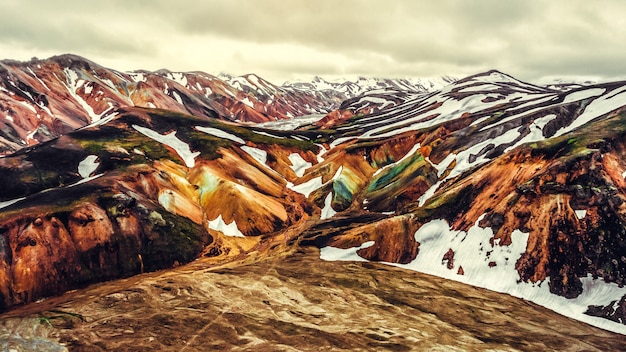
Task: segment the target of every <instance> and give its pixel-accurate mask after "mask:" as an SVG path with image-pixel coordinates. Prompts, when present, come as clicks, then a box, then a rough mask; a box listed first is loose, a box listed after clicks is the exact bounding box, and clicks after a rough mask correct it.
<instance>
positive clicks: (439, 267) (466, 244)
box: [320, 215, 626, 334]
mask: <svg viewBox="0 0 626 352" xmlns="http://www.w3.org/2000/svg"><path fill="white" fill-rule="evenodd" d="M483 217H484V215H483V216H481V217H480V218H479V219H478V220H477V221H476V223H475V224H474V226H472V227H471V228H470V229H469V230H468V231H467V232H464V231H456V230H452V229H451V228H450V226H449V225H448V223H447V222H446V221H445V220H432V221H430V222H428V223H426V224H424V225H422V227H420V228H419V229H418V230H417V231H416V232H415V240H416V241H418V242H419V243H420V252H419V254H418V255H417V257H416V258H415V259H414V260H413V261H412V262H410V263H408V264H397V263H388V264H390V265H394V266H397V267H401V268H405V269H409V270H414V271H418V272H422V273H426V274H430V275H435V276H439V277H442V278H446V279H450V280H454V281H459V282H463V283H466V284H469V285H473V286H477V287H482V288H486V289H489V290H492V291H496V292H502V293H507V294H510V295H512V296H514V297H519V298H523V299H525V300H528V301H531V302H534V303H536V304H539V305H541V306H544V307H546V308H548V309H551V310H553V311H555V312H557V313H559V314H562V315H564V316H567V317H570V318H573V319H576V320H580V321H583V322H585V323H588V324H591V325H594V326H597V327H600V328H602V329H606V330H609V331H613V332H616V333H621V334H626V326H624V325H622V324H618V323H615V322H612V321H610V320H607V319H604V318H598V317H592V316H589V315H586V314H584V312H585V311H586V310H587V307H588V306H589V305H608V304H610V303H611V302H613V301H615V300H619V299H621V297H622V296H623V295H624V294H626V288H624V287H622V288H620V287H618V285H617V284H614V283H605V282H604V281H602V280H601V279H593V278H592V277H591V275H588V276H587V277H583V278H581V281H582V284H583V292H582V294H581V295H580V296H578V297H576V298H573V299H567V298H564V297H561V296H557V295H555V294H552V293H550V288H549V284H548V282H546V281H544V282H540V283H529V282H521V281H519V280H520V276H519V273H518V272H517V270H515V263H516V262H517V260H518V259H519V258H520V256H521V255H522V254H523V253H524V252H525V251H526V246H527V242H528V234H527V233H524V232H522V231H520V230H515V231H513V233H512V234H511V244H510V245H509V246H504V245H500V243H499V241H498V240H495V241H492V243H493V244H491V243H490V240H491V239H492V238H493V230H492V229H491V228H489V227H486V228H481V227H480V226H479V225H478V223H479V222H480V220H481V219H482V218H483ZM372 244H373V243H372V242H371V241H370V242H366V243H363V244H362V245H361V246H359V247H354V248H348V249H339V248H333V247H324V248H322V249H321V252H320V257H321V259H323V260H353V261H364V260H365V259H363V258H360V257H359V256H358V255H357V254H356V252H357V251H358V250H359V249H361V248H367V247H369V246H371V245H372ZM449 250H452V251H453V252H454V265H453V267H452V269H448V267H447V264H448V262H447V261H446V260H443V257H444V255H445V254H446V253H447V252H448V251H449ZM460 267H463V275H460V274H458V273H457V272H458V270H459V268H460Z"/></svg>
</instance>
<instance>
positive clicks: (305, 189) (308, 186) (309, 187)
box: [287, 176, 324, 198]
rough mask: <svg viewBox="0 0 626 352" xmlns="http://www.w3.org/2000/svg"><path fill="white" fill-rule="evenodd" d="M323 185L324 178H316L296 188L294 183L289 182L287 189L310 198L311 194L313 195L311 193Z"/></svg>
mask: <svg viewBox="0 0 626 352" xmlns="http://www.w3.org/2000/svg"><path fill="white" fill-rule="evenodd" d="M323 185H324V184H323V183H322V176H318V177H314V178H312V179H310V180H308V181H306V182H304V183H301V184H299V185H295V186H294V184H293V183H291V182H287V188H289V189H290V190H292V191H294V192H298V193H300V194H303V195H304V196H305V197H307V198H308V197H309V194H311V192H313V191H315V190H317V189H319V188H321V187H322V186H323Z"/></svg>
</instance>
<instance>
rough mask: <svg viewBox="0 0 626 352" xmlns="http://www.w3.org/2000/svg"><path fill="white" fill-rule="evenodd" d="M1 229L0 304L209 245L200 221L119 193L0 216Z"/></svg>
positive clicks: (185, 257)
mask: <svg viewBox="0 0 626 352" xmlns="http://www.w3.org/2000/svg"><path fill="white" fill-rule="evenodd" d="M76 187H80V186H76ZM0 232H1V236H2V237H1V238H2V243H5V244H6V245H4V246H2V248H1V249H2V253H1V255H2V265H1V268H2V273H1V274H0V278H2V283H3V285H2V287H1V288H0V289H1V291H0V292H1V293H2V297H1V298H2V299H1V305H2V307H4V308H6V307H10V306H14V305H18V304H24V303H29V302H32V301H34V300H36V299H39V298H41V297H46V296H50V295H56V294H60V293H63V292H65V291H67V290H69V289H72V288H76V287H80V286H82V285H85V284H88V283H92V282H98V281H103V280H110V279H114V278H120V277H126V276H130V275H134V274H138V273H140V272H143V271H153V270H156V269H161V268H166V267H171V266H172V265H175V264H178V263H184V262H188V261H190V260H191V259H193V258H195V257H197V256H198V255H199V254H200V252H201V251H202V249H203V248H204V246H205V245H207V244H209V243H211V236H209V235H208V233H207V232H206V230H204V229H203V227H202V226H200V225H197V224H194V223H193V222H191V221H189V220H186V219H185V218H178V217H176V218H174V217H172V216H171V215H169V214H167V213H166V212H163V211H162V210H160V211H159V210H152V209H150V208H148V207H147V206H145V205H144V204H142V203H140V202H138V201H137V199H135V198H132V197H130V196H127V195H124V194H115V195H105V196H101V197H97V198H91V199H85V200H82V201H78V202H73V204H71V205H68V206H67V207H64V209H62V210H61V209H51V210H48V211H45V210H44V209H42V208H41V207H39V208H37V207H34V208H31V209H30V210H27V211H20V212H17V213H8V214H6V213H5V214H3V216H2V218H1V219H0Z"/></svg>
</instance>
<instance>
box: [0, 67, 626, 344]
mask: <svg viewBox="0 0 626 352" xmlns="http://www.w3.org/2000/svg"><path fill="white" fill-rule="evenodd" d="M163 74H164V75H170V74H172V73H168V72H164V73H163ZM190 77H191V76H185V75H175V76H171V79H170V78H168V79H169V82H174V83H171V86H170V88H168V89H171V91H180V92H182V87H183V86H187V85H188V84H180V83H178V81H180V82H184V80H186V81H187V83H190V81H191V78H190ZM148 79H149V78H148ZM239 79H240V80H246V82H247V81H248V80H249V79H252V80H254V78H251V77H250V76H246V77H244V78H239ZM79 80H80V79H71V80H70V81H71V82H74V83H77V82H79ZM141 81H142V80H139V82H138V83H137V84H138V85H141V83H142V82H141ZM66 83H67V82H66ZM239 83H240V84H241V86H242V88H243V87H244V83H245V82H244V81H239ZM16 85H17V84H16ZM79 86H80V87H81V88H80V89H82V90H84V86H85V83H82V84H80V85H79ZM114 86H115V85H114ZM190 86H193V84H190ZM92 89H96V88H92ZM242 91H243V90H242ZM67 94H68V96H69V95H71V94H70V93H69V92H68V93H67ZM181 94H182V93H181ZM25 95H26V96H28V95H27V94H25ZM31 96H32V94H31ZM170 98H171V97H170ZM179 98H180V99H181V100H183V98H182V96H180V95H179ZM174 100H176V99H175V98H174ZM49 104H52V102H49ZM244 105H245V104H244ZM112 111H114V112H112V113H111V114H110V115H108V116H102V118H101V119H98V120H96V121H95V122H94V123H91V124H89V125H87V126H86V127H83V128H81V129H77V130H73V131H70V132H68V133H65V134H63V135H62V136H61V137H58V138H53V139H50V140H49V141H47V142H43V143H40V144H37V145H34V146H29V147H26V148H22V149H20V150H19V151H17V152H16V153H13V154H10V155H7V156H5V157H3V158H0V177H2V178H3V179H2V182H3V184H5V185H8V186H7V187H5V188H4V189H2V190H0V201H1V202H2V204H1V205H0V206H1V208H0V234H1V235H2V237H1V238H2V239H3V242H2V246H0V247H1V248H0V249H1V251H0V254H1V255H0V269H1V270H0V293H1V294H2V298H3V302H4V303H3V304H4V306H3V308H4V309H8V308H11V307H15V306H16V305H20V304H25V303H28V302H32V301H34V300H36V299H38V298H40V297H45V296H47V295H54V294H59V293H61V292H62V291H63V290H65V289H71V288H75V287H76V282H80V283H81V284H87V283H92V282H98V281H102V280H108V279H114V278H119V277H124V276H128V275H134V274H138V273H140V272H142V271H143V270H156V269H161V268H168V267H172V266H176V265H178V264H181V263H185V262H189V261H190V260H193V259H194V258H198V257H201V258H202V260H203V263H204V264H203V265H208V266H210V265H219V264H224V263H237V262H239V261H246V260H256V259H262V258H272V257H274V256H275V255H278V254H280V253H283V252H284V251H287V252H288V251H292V250H295V251H297V250H298V248H300V247H306V248H308V247H316V248H318V249H319V250H320V257H321V259H324V260H329V261H337V260H353V261H381V262H386V263H392V264H393V265H396V266H399V267H401V268H404V269H403V270H415V271H421V272H425V273H429V274H433V275H437V276H439V277H442V278H444V279H445V280H456V281H461V282H464V283H469V284H472V285H474V286H479V287H485V288H488V289H490V290H493V291H497V292H503V293H508V294H511V295H514V296H517V297H521V298H524V299H527V300H531V301H533V302H536V303H539V304H541V305H544V306H546V307H549V308H550V309H553V310H555V311H557V312H559V313H561V314H564V315H567V316H569V317H573V318H575V319H578V320H582V321H585V322H588V323H590V324H593V325H596V326H600V327H602V328H604V329H607V330H610V331H614V332H618V333H621V334H624V333H626V330H625V329H626V328H625V327H624V326H626V325H625V324H624V323H626V316H624V312H625V311H626V307H624V304H625V303H624V302H626V301H625V300H624V297H626V289H624V284H625V283H626V281H625V280H626V265H625V264H624V263H626V262H625V260H626V259H624V258H626V230H625V229H626V210H625V209H626V208H624V204H626V181H625V179H624V177H626V176H625V175H626V164H625V163H624V162H623V160H626V145H625V144H624V140H625V139H624V137H625V136H626V129H625V128H624V126H625V124H624V121H625V119H626V83H625V82H612V83H602V84H596V85H592V86H585V87H577V88H573V89H568V90H556V89H552V88H550V87H541V86H536V85H532V84H528V83H525V82H522V81H519V80H517V79H515V78H513V77H512V76H509V75H506V74H503V73H501V72H499V71H495V70H493V71H487V72H484V73H480V74H477V75H473V76H470V77H467V78H464V79H461V80H458V81H456V82H454V83H452V84H450V85H447V86H445V87H443V88H442V89H440V90H437V91H433V92H410V91H397V90H393V89H391V90H379V91H370V92H369V93H365V94H363V95H361V96H358V97H355V98H352V99H348V100H345V101H344V102H343V103H342V104H341V105H340V106H339V108H338V110H335V111H333V112H331V113H329V114H327V115H326V116H325V117H324V118H322V119H320V120H319V121H318V122H317V123H314V124H308V125H305V126H301V127H297V128H286V129H278V128H270V127H267V125H261V124H251V123H238V122H237V121H227V120H220V119H216V118H206V117H205V116H202V115H200V116H192V115H190V114H187V113H181V112H177V111H171V110H167V109H156V108H147V107H144V108H142V107H124V108H117V109H115V110H112ZM285 123H286V124H288V123H291V121H289V120H285ZM69 190H72V191H73V192H69ZM74 191H75V192H74ZM168 229H170V230H168ZM55 234H57V235H55ZM55 236H56V237H55ZM59 238H62V239H63V240H62V241H61V240H59ZM58 248H65V250H63V251H62V250H58ZM72 248H73V249H72ZM159 258H162V259H159ZM65 263H68V264H67V265H65ZM70 264H72V265H70ZM233 265H234V264H233ZM28 267H31V268H37V270H34V271H33V270H31V271H28V270H26V269H27V268H28ZM328 275H333V274H332V273H329V274H328ZM72 285H74V286H72ZM48 287H55V288H58V290H59V291H54V292H52V291H50V289H49V288H48Z"/></svg>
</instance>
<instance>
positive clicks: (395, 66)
mask: <svg viewBox="0 0 626 352" xmlns="http://www.w3.org/2000/svg"><path fill="white" fill-rule="evenodd" d="M623 13H626V3H624V2H620V1H619V0H596V1H594V2H588V1H581V0H558V1H557V0H553V1H541V0H527V1H502V0H475V1H464V0H437V1H416V0H394V1H374V0H370V1H368V0H342V1H336V0H318V1H305V0H290V1H284V0H263V1H259V0H248V1H246V0H226V1H224V0H209V1H192V0H178V1H171V0H153V1H149V2H147V1H138V0H130V1H129V0H126V1H123V0H110V1H100V2H85V1H78V0H66V1H63V2H56V1H45V2H40V1H35V0H5V1H3V2H2V3H0V43H15V45H21V46H27V47H32V48H40V49H46V50H58V51H60V52H66V51H74V52H88V53H93V54H94V55H95V56H108V57H112V56H127V57H129V59H130V58H133V59H135V58H140V57H143V58H144V59H145V60H152V61H158V60H169V59H171V58H176V50H177V45H179V42H180V43H183V42H184V43H185V44H189V45H196V46H198V47H199V46H210V45H215V44H213V43H214V42H215V41H214V40H212V39H210V38H214V39H215V38H217V39H220V38H221V39H223V40H229V41H231V42H232V43H235V44H232V45H231V46H229V47H226V46H223V47H215V48H214V50H215V52H220V51H233V52H232V53H231V55H234V53H235V52H240V53H241V57H243V59H240V60H233V64H237V65H250V66H251V67H250V68H249V71H253V70H266V71H267V72H275V73H277V74H279V73H281V72H282V73H289V72H291V73H296V74H297V73H315V74H321V75H323V74H324V73H327V74H337V73H341V72H346V73H358V74H367V73H368V72H372V74H376V75H385V74H390V75H391V74H393V75H396V74H398V75H402V73H403V72H405V74H406V75H410V74H416V73H417V74H428V73H430V74H431V75H437V74H449V73H457V72H460V73H467V74H471V73H475V72H476V71H472V70H486V69H490V68H498V69H501V70H508V71H509V73H511V74H513V75H522V76H525V77H521V78H523V79H535V78H537V77H540V76H542V75H557V74H563V75H576V74H581V75H582V74H594V75H602V76H608V75H616V74H621V72H619V71H620V70H621V68H620V65H619V63H620V61H622V62H623V61H624V60H626V49H623V48H622V45H621V43H620V40H621V38H623V37H624V35H626V24H625V23H624V21H623V20H622V19H621V16H622V14H623ZM178 38H181V39H178ZM190 38H194V40H197V42H195V43H191V44H190V42H191V40H190ZM217 39H216V40H217ZM167 40H169V41H170V42H167ZM223 40H222V42H224V41H223ZM171 41H173V42H171ZM217 42H219V40H218V41H217ZM180 45H183V44H180ZM277 45H295V46H300V47H305V48H308V50H310V51H314V52H317V53H319V55H317V56H315V55H313V56H312V57H293V58H292V59H291V60H283V59H281V58H280V57H279V56H281V55H289V52H285V51H282V52H278V50H279V49H276V50H277V52H276V53H275V54H274V55H276V59H272V58H271V53H270V54H268V53H265V54H263V55H264V57H263V58H258V59H257V60H255V56H256V53H254V52H246V50H252V49H250V48H252V47H255V48H258V47H259V46H265V47H268V48H274V47H275V46H277ZM268 50H269V49H268ZM185 52H187V53H192V52H193V48H190V49H187V50H186V51H185ZM5 55H8V56H10V53H7V54H5ZM224 55H226V56H227V55H228V52H226V53H225V54H224ZM268 55H269V56H268ZM323 55H326V56H328V55H336V56H338V57H339V58H340V60H339V61H337V62H334V63H333V62H329V61H324V62H315V61H313V60H316V59H317V58H314V57H319V56H323ZM166 58H168V59H166ZM383 58H384V59H383ZM92 59H94V60H96V61H97V57H93V58H92ZM193 59H194V58H190V57H185V58H181V61H185V62H191V61H192V60H193ZM208 59H210V57H207V56H206V55H205V56H202V57H201V56H199V55H198V58H197V59H196V60H197V64H198V65H201V61H200V60H208ZM160 65H161V66H164V67H167V66H173V65H174V64H169V63H168V62H166V61H162V63H161V64H160ZM274 65H280V67H279V66H274ZM135 66H136V67H141V66H144V63H142V62H137V63H136V65H135ZM207 70H210V68H207ZM442 70H448V71H447V72H444V71H442Z"/></svg>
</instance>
